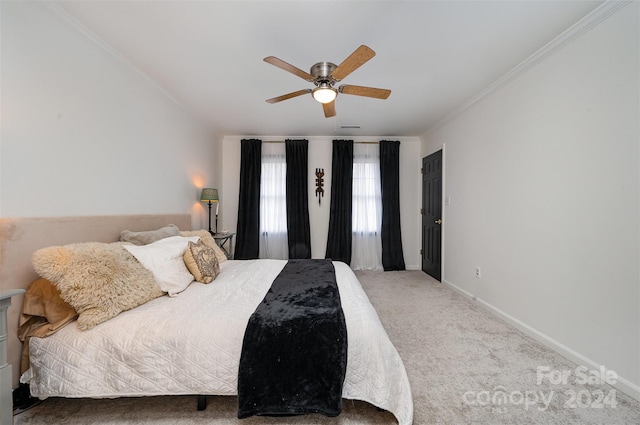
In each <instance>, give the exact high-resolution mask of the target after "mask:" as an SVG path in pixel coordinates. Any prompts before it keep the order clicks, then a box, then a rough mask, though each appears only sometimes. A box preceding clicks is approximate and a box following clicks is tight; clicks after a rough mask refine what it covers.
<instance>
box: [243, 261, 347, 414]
mask: <svg viewBox="0 0 640 425" xmlns="http://www.w3.org/2000/svg"><path fill="white" fill-rule="evenodd" d="M346 369H347V326H346V323H345V319H344V313H343V312H342V306H341V303H340V293H339V292H338V286H337V283H336V275H335V269H334V267H333V264H332V263H331V261H330V260H306V259H305V260H289V262H288V263H287V264H286V265H285V267H284V268H283V269H282V271H281V272H280V274H279V275H278V276H277V277H276V279H275V280H274V281H273V284H272V285H271V288H270V289H269V292H267V295H265V297H264V299H263V300H262V303H261V304H260V305H258V307H257V308H256V311H255V312H254V313H253V315H252V316H251V318H250V319H249V323H248V324H247V329H246V331H245V334H244V341H243V345H242V354H241V357H240V368H239V371H238V403H239V406H238V418H240V419H242V418H246V417H249V416H252V415H264V416H284V415H301V414H306V413H321V414H324V415H326V416H337V415H339V414H340V412H341V410H342V385H343V383H344V377H345V373H346Z"/></svg>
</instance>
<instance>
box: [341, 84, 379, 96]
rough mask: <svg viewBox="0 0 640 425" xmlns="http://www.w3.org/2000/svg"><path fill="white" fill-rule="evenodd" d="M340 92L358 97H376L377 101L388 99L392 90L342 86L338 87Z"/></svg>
mask: <svg viewBox="0 0 640 425" xmlns="http://www.w3.org/2000/svg"><path fill="white" fill-rule="evenodd" d="M338 91H339V92H340V93H344V94H353V95H356V96H366V97H375V98H376V99H386V98H388V97H389V95H390V94H391V90H387V89H377V88H375V87H363V86H349V85H342V86H340V87H338Z"/></svg>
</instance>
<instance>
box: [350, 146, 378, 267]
mask: <svg viewBox="0 0 640 425" xmlns="http://www.w3.org/2000/svg"><path fill="white" fill-rule="evenodd" d="M381 227H382V200H381V195H380V150H379V146H378V144H377V143H376V144H363V143H356V144H354V146H353V193H352V224H351V229H352V237H353V240H352V252H351V267H352V268H353V269H354V270H362V269H367V270H382V242H381V237H380V230H381Z"/></svg>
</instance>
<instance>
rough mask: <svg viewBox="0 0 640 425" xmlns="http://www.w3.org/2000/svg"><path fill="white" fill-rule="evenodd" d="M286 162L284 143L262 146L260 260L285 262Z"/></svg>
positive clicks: (286, 255)
mask: <svg viewBox="0 0 640 425" xmlns="http://www.w3.org/2000/svg"><path fill="white" fill-rule="evenodd" d="M286 173H287V162H286V155H285V145H284V143H263V144H262V171H261V177H260V254H259V257H260V258H276V259H283V260H286V259H287V258H288V256H289V248H288V241H287V198H286V194H287V186H286V175H287V174H286Z"/></svg>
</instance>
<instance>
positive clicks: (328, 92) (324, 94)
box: [313, 83, 338, 103]
mask: <svg viewBox="0 0 640 425" xmlns="http://www.w3.org/2000/svg"><path fill="white" fill-rule="evenodd" d="M337 95H338V91H337V90H336V89H334V88H333V87H331V86H330V85H329V84H327V83H322V84H320V85H319V86H318V87H316V88H315V89H313V98H314V99H315V100H317V101H318V102H320V103H331V102H333V101H334V100H335V98H336V96H337Z"/></svg>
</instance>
